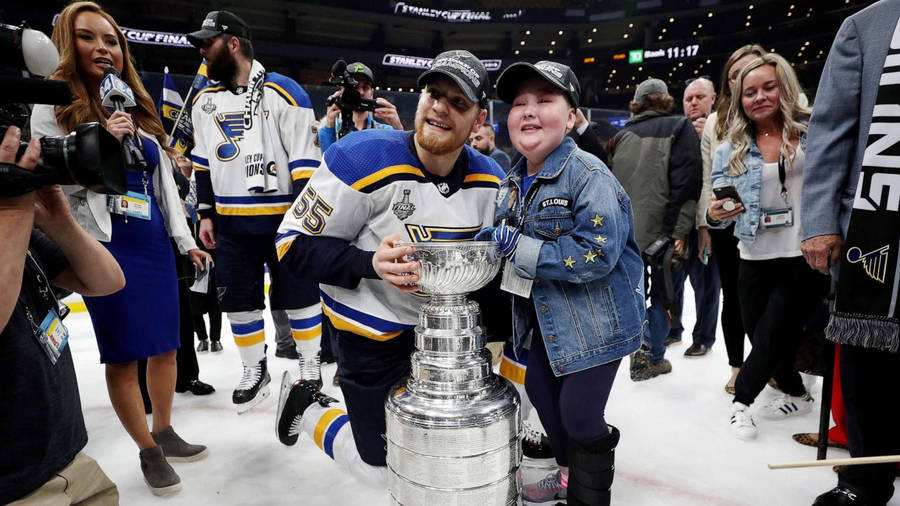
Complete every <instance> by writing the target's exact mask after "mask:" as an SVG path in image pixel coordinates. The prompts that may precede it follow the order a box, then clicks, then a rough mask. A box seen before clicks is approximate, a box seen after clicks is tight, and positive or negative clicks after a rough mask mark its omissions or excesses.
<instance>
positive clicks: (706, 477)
mask: <svg viewBox="0 0 900 506" xmlns="http://www.w3.org/2000/svg"><path fill="white" fill-rule="evenodd" d="M685 291H686V294H685V295H686V300H687V301H690V302H689V303H688V304H685V308H684V310H685V315H684V318H683V319H684V323H685V327H686V329H688V330H687V331H686V332H685V338H684V341H683V344H680V345H673V346H672V347H670V348H669V350H668V352H667V353H666V358H668V359H669V360H671V361H672V366H673V371H672V373H670V374H667V375H664V376H660V377H658V378H654V379H651V380H648V381H644V382H640V383H634V382H632V381H631V380H630V379H629V377H628V367H627V358H626V359H625V360H624V361H623V364H622V366H621V367H620V368H619V374H618V377H617V378H616V383H615V385H614V386H613V390H612V395H611V397H610V400H609V404H608V407H607V412H606V414H607V421H608V422H609V423H610V424H612V425H615V426H617V427H618V428H619V429H620V430H621V433H622V439H621V442H620V443H619V446H618V448H617V450H616V476H615V483H614V485H613V495H612V497H613V499H612V503H613V504H614V505H634V506H657V505H659V506H697V505H715V506H809V505H810V504H812V501H813V499H814V498H815V497H816V496H817V495H818V494H820V493H822V492H824V491H826V490H828V489H830V488H832V487H834V486H835V485H836V483H837V477H836V474H835V473H834V472H833V471H832V470H831V468H830V467H822V468H807V469H795V470H782V471H770V470H768V469H767V467H766V464H767V463H775V462H793V461H800V460H812V459H815V456H816V450H815V448H810V447H806V446H801V445H799V444H797V443H795V442H794V441H793V440H792V439H791V434H793V433H795V432H815V431H816V430H817V427H818V408H819V402H818V398H819V395H820V393H821V386H820V385H821V381H820V382H819V385H817V386H815V387H814V388H813V395H814V396H815V397H816V406H815V408H814V410H813V413H811V414H808V415H804V416H801V417H796V418H791V419H788V420H785V421H780V422H772V421H768V420H763V419H761V418H759V417H758V416H757V417H755V421H756V423H757V426H758V427H759V437H758V438H757V439H756V440H755V441H751V442H745V441H741V440H738V439H736V438H734V437H733V436H732V435H731V433H730V432H729V424H728V420H729V417H730V415H731V412H730V403H731V397H730V396H729V395H727V394H726V393H725V391H724V389H723V386H724V384H725V382H726V381H727V379H728V376H729V367H728V361H727V358H726V355H725V346H724V344H723V342H722V340H721V329H720V330H719V336H718V340H717V341H716V344H715V346H714V347H713V348H712V352H711V353H710V354H708V355H707V356H705V357H701V358H692V359H687V358H685V357H684V356H683V355H682V354H683V353H684V350H685V349H686V348H687V346H688V345H689V342H690V329H691V328H692V327H693V322H694V314H693V313H694V312H693V294H692V293H691V291H690V287H689V286H687V287H686V290H685ZM148 316H149V317H151V318H152V314H151V315H148ZM65 323H66V325H67V326H68V328H69V331H70V333H71V336H72V337H71V339H70V341H69V343H70V346H71V347H72V352H73V354H74V359H75V366H76V370H77V373H78V384H79V388H80V391H81V402H82V406H83V409H84V417H85V422H86V425H87V430H88V435H89V442H88V445H87V448H86V449H85V452H86V453H88V454H89V455H91V456H92V457H94V458H95V459H96V460H97V461H98V462H99V463H100V465H101V466H102V467H103V469H104V471H106V473H107V475H109V477H110V478H111V479H112V480H113V481H114V482H115V483H116V484H117V485H118V487H119V494H120V497H121V504H123V505H128V506H131V505H135V506H138V505H160V504H171V505H189V506H206V505H282V504H284V505H289V504H290V505H303V506H344V505H352V506H357V505H359V506H387V505H388V504H389V501H388V498H387V493H386V491H383V490H373V489H371V488H366V487H365V486H363V485H361V484H360V483H358V482H356V481H355V480H354V479H353V478H352V477H351V476H349V475H347V474H345V473H342V472H341V471H340V470H339V469H338V468H337V466H335V464H334V462H332V461H331V460H330V459H329V458H328V457H327V456H326V455H325V454H324V453H323V452H322V451H321V450H319V448H318V447H317V446H315V444H314V443H313V442H312V441H311V440H310V439H309V438H308V437H307V436H305V435H302V436H301V437H300V440H299V441H298V443H297V445H295V446H293V447H286V446H283V445H281V443H279V442H278V440H277V438H276V437H275V429H274V419H275V409H276V406H275V404H276V398H277V395H278V383H279V381H280V378H281V373H282V372H283V371H284V370H287V369H291V370H292V371H294V370H295V369H296V364H295V363H294V361H292V360H287V359H282V358H275V357H274V354H273V350H274V346H272V341H273V338H272V332H271V331H272V329H273V326H272V322H271V319H270V318H269V316H268V314H267V315H266V332H267V341H268V342H269V343H270V353H269V370H270V373H271V376H272V384H271V392H272V395H271V396H270V397H269V398H268V399H266V400H265V401H264V402H263V403H262V404H260V405H259V406H257V407H256V408H254V409H253V410H251V411H250V412H248V413H246V414H243V415H240V416H239V415H237V414H236V411H235V410H234V408H233V405H232V404H231V391H232V389H233V388H234V387H235V385H236V384H237V382H238V380H239V376H240V372H241V363H240V358H239V357H238V354H237V351H236V350H235V345H234V341H233V340H232V338H231V332H230V328H229V326H228V325H227V323H226V324H225V325H224V328H223V335H222V342H223V344H224V346H225V352H224V353H222V354H219V355H211V354H204V355H199V356H198V359H199V361H200V378H201V379H202V380H203V381H205V382H207V383H210V384H212V385H213V386H215V387H216V392H215V393H214V394H212V395H209V396H204V397H196V396H194V395H191V394H189V393H188V394H177V393H176V394H175V402H174V408H173V411H174V413H173V415H172V419H173V426H174V428H175V429H176V430H177V431H178V433H179V434H180V435H181V436H182V437H184V438H185V439H186V440H187V441H189V442H192V443H201V444H205V445H207V446H208V447H209V452H210V453H209V456H208V457H207V458H206V459H205V460H202V461H199V462H194V463H176V464H173V466H174V468H175V470H176V472H178V474H179V475H180V476H181V479H182V483H183V484H184V489H183V490H182V491H181V492H180V493H178V494H176V495H173V496H169V497H165V498H158V497H155V496H153V495H152V494H151V493H150V491H149V489H148V488H147V487H146V486H145V485H144V481H143V477H142V475H141V471H140V464H139V462H138V449H137V447H136V446H135V444H134V443H133V442H132V441H131V439H130V438H129V437H128V435H127V434H126V432H125V430H124V429H123V428H122V426H121V425H120V424H119V420H118V419H117V418H116V415H115V413H114V412H113V409H112V407H111V406H110V402H109V397H108V396H107V393H106V382H105V379H104V373H103V366H102V365H101V364H100V363H99V355H98V352H97V345H96V342H95V340H94V333H93V329H92V328H91V324H90V320H89V317H88V315H87V313H73V314H72V315H70V316H69V317H68V318H66V320H65ZM746 347H747V350H749V344H747V345H746ZM334 370H335V366H334V365H333V364H332V365H327V366H325V367H324V368H323V377H324V380H325V383H326V385H327V386H326V388H325V392H326V393H328V394H329V395H332V396H334V397H338V398H340V397H341V395H340V391H339V389H337V388H335V387H332V386H331V379H332V376H333V374H334ZM773 395H774V391H773V390H771V389H770V388H769V387H766V390H765V391H763V393H762V394H761V395H760V398H759V400H758V401H757V403H756V406H754V408H753V409H754V410H755V409H756V407H757V406H761V405H763V404H764V402H765V401H767V400H768V399H769V398H771V397H772V396H773ZM148 418H149V417H148ZM848 456H849V455H848V453H847V452H846V451H842V450H836V449H829V457H830V458H842V457H848ZM544 473H546V471H545V470H537V469H529V468H523V477H524V480H525V481H526V482H531V481H535V480H536V479H538V478H540V477H542V476H543V474H544ZM545 504H553V503H545ZM889 505H892V506H900V493H898V494H895V496H894V499H893V500H892V501H891V502H890V503H889ZM428 506H439V505H428Z"/></svg>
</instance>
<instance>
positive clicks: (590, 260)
mask: <svg viewBox="0 0 900 506" xmlns="http://www.w3.org/2000/svg"><path fill="white" fill-rule="evenodd" d="M583 256H584V263H586V264H592V263H594V259H595V258H597V254H596V253H594V252H593V251H588V252H587V254H586V255H583Z"/></svg>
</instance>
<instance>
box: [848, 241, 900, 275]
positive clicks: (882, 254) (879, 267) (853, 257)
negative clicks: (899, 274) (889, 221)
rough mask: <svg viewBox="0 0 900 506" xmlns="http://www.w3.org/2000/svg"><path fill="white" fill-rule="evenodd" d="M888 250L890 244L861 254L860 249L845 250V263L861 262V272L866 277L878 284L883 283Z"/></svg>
mask: <svg viewBox="0 0 900 506" xmlns="http://www.w3.org/2000/svg"><path fill="white" fill-rule="evenodd" d="M890 250H891V245H890V244H885V245H884V246H882V247H880V248H876V249H874V250H872V251H870V252H868V253H863V252H862V250H861V249H859V248H857V247H856V246H854V247H852V248H850V249H849V250H847V261H848V262H850V263H851V264H856V263H860V262H862V264H863V270H865V272H866V275H867V276H869V277H870V278H872V279H874V280H875V281H878V282H879V283H884V279H885V277H886V276H887V267H888V256H889V254H890Z"/></svg>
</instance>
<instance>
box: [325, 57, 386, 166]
mask: <svg viewBox="0 0 900 506" xmlns="http://www.w3.org/2000/svg"><path fill="white" fill-rule="evenodd" d="M342 63H343V61H341V60H338V62H337V63H335V67H334V69H332V74H334V76H333V77H334V78H337V79H340V81H339V84H340V86H341V89H339V90H338V91H336V92H334V93H333V94H332V95H331V96H330V97H328V102H327V103H326V104H327V105H328V110H327V111H326V112H325V118H323V119H322V122H321V125H320V126H319V146H320V147H321V148H322V152H323V153H324V152H325V151H326V150H327V149H328V148H329V147H330V146H331V145H332V144H334V143H335V142H337V140H338V139H339V138H341V137H343V136H344V135H346V134H347V133H350V132H356V131H359V130H367V129H370V128H374V129H379V130H403V123H401V122H400V116H398V115H397V108H396V107H394V104H392V103H390V102H388V101H387V100H386V99H384V98H381V97H379V98H376V99H374V100H373V97H374V96H375V78H374V77H373V74H372V69H370V68H369V67H368V66H366V65H365V64H363V63H362V62H356V63H351V64H350V65H347V66H346V68H345V69H344V70H341V67H343V65H341V64H342ZM345 94H346V95H345ZM349 113H352V117H353V122H352V124H350V125H345V124H344V123H343V119H342V117H347V116H349ZM379 120H380V122H379Z"/></svg>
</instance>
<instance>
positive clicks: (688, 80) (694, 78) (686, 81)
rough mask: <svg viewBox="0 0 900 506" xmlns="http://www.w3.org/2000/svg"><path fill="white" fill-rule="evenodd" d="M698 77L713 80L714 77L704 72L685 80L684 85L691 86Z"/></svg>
mask: <svg viewBox="0 0 900 506" xmlns="http://www.w3.org/2000/svg"><path fill="white" fill-rule="evenodd" d="M697 79H706V80H707V81H712V78H710V77H709V76H708V75H706V74H703V75H702V76H697V77H692V78H690V79H686V80H685V81H684V86H685V87H688V86H690V85H691V83H692V82H694V81H696V80H697Z"/></svg>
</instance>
